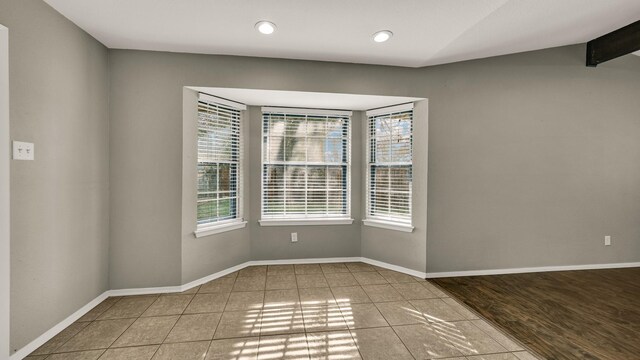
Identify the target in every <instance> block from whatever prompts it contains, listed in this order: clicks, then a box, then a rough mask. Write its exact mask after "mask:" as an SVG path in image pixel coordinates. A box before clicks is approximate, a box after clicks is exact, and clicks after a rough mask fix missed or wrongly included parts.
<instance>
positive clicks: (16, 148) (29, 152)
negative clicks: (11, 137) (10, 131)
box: [13, 141, 35, 160]
mask: <svg viewBox="0 0 640 360" xmlns="http://www.w3.org/2000/svg"><path fill="white" fill-rule="evenodd" d="M34 155H35V147H34V145H33V143H27V142H22V141H14V142H13V160H33V159H34Z"/></svg>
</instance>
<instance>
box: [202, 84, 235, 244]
mask: <svg viewBox="0 0 640 360" xmlns="http://www.w3.org/2000/svg"><path fill="white" fill-rule="evenodd" d="M201 102H202V103H205V104H207V105H209V106H215V107H218V108H222V109H224V110H231V111H237V112H238V129H237V131H238V141H237V152H238V153H237V159H238V160H237V162H235V165H236V181H235V189H236V190H235V192H236V196H235V202H236V207H235V216H234V217H233V218H227V219H222V220H220V219H219V220H214V221H208V222H203V223H200V222H199V220H198V204H199V202H200V199H199V198H198V197H199V194H200V190H199V186H198V176H197V174H196V231H195V233H194V234H195V236H196V238H200V237H203V236H209V235H213V234H218V233H222V232H226V231H231V230H235V229H240V228H243V227H245V226H246V224H247V222H246V221H245V220H244V217H243V215H244V206H243V201H244V194H243V190H244V172H243V166H244V134H243V128H244V118H245V114H244V113H243V111H245V110H246V109H247V107H246V106H245V105H244V104H240V103H236V102H232V101H229V100H226V99H221V98H218V97H215V96H212V95H208V94H204V93H199V95H198V101H197V104H196V107H197V118H198V120H197V121H198V124H197V130H198V131H199V130H200V103H201ZM199 151H200V142H199V141H198V138H197V136H196V172H197V171H198V169H199V167H200V166H201V165H200V164H201V161H200V159H199Z"/></svg>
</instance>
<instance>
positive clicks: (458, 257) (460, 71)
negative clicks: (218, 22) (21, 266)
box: [109, 45, 640, 288]
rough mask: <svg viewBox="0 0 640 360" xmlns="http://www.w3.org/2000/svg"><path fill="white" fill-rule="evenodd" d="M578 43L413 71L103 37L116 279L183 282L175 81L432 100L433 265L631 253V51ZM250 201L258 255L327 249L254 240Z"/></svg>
mask: <svg viewBox="0 0 640 360" xmlns="http://www.w3.org/2000/svg"><path fill="white" fill-rule="evenodd" d="M584 52H585V48H584V46H582V45H579V46H568V47H562V48H556V49H547V50H541V51H535V52H528V53H522V54H514V55H508V56H501V57H495V58H489V59H483V60H475V61H467V62H461V63H456V64H448V65H441V66H435V67H427V68H421V69H409V68H399V67H389V66H373V65H357V64H339V63H323V62H313V61H296V60H280V59H262V58H247V57H232V56H209V55H194V54H174V53H162V52H146V51H130V50H112V51H110V52H109V53H110V62H111V66H112V76H111V79H112V86H111V94H112V97H113V100H112V103H111V114H112V119H111V122H112V139H113V140H112V144H114V145H116V144H117V147H118V149H117V150H112V152H111V155H112V158H111V162H112V163H111V164H112V169H116V168H117V169H118V170H117V171H115V170H114V171H112V172H111V181H112V184H113V186H112V196H111V198H112V202H111V205H112V208H111V211H112V215H114V216H112V222H111V228H112V244H114V247H115V248H118V251H115V252H114V253H113V256H112V269H113V270H112V274H114V272H115V273H116V274H114V275H115V276H113V278H112V280H113V281H112V285H113V286H114V287H115V288H118V287H122V286H142V285H143V284H144V285H143V286H160V285H176V284H177V283H179V280H176V279H180V269H181V266H180V256H179V249H180V243H181V236H180V225H181V224H180V223H179V222H180V221H176V220H175V219H181V217H180V215H178V214H176V213H175V211H176V210H175V209H180V208H181V189H182V186H181V183H180V181H181V176H180V175H179V174H181V171H180V169H181V167H182V164H181V159H182V154H181V149H182V146H181V137H182V134H181V132H180V128H181V126H182V124H181V114H182V107H181V105H182V103H181V101H182V97H181V96H180V95H181V91H182V87H183V86H185V85H190V86H212V87H232V88H254V89H270V90H290V91H317V92H337V93H352V94H370V95H392V96H412V97H424V98H428V99H429V130H428V132H429V135H428V136H429V138H428V139H429V142H428V148H429V152H428V153H429V164H428V193H429V198H428V224H427V225H428V228H427V235H428V236H427V238H428V241H427V249H426V250H425V252H426V253H427V266H426V268H427V271H428V272H438V271H457V270H469V269H474V270H477V269H492V268H509V267H524V266H547V265H576V264H585V263H617V262H631V261H640V258H639V256H640V255H639V254H640V244H638V242H637V241H636V240H637V238H638V237H639V236H640V224H638V222H637V221H636V219H637V218H638V217H639V216H640V201H637V200H638V197H640V191H638V189H636V188H635V184H637V183H638V182H639V181H640V168H637V167H635V166H633V164H634V163H635V161H636V159H637V158H638V155H640V148H639V147H640V143H639V142H636V141H635V139H637V138H638V135H640V124H638V123H637V121H636V120H637V114H638V113H640V108H639V107H640V102H637V101H635V100H634V99H635V98H636V97H637V95H638V93H639V91H640V81H638V80H639V76H640V75H639V73H640V71H639V67H640V58H637V57H634V56H627V57H623V58H620V59H617V60H614V61H612V62H610V63H606V64H604V65H601V66H599V67H598V68H596V69H592V68H586V67H585V66H584ZM250 126H256V124H255V123H253V122H252V123H251V125H250ZM114 134H119V135H118V136H116V137H114ZM256 134H259V132H256V131H253V132H250V136H251V140H250V142H251V143H253V144H254V145H252V146H255V144H259V143H260V142H259V140H256V138H255V136H256ZM123 140H126V141H123ZM134 140H135V141H134ZM424 140H426V138H425V139H424ZM113 147H115V146H113ZM250 147H251V146H250ZM141 148H142V150H139V149H141ZM136 151H138V152H139V151H142V155H144V156H138V157H135V158H132V157H130V156H129V155H128V154H130V153H134V152H136ZM254 153H255V152H254ZM251 167H252V169H253V168H255V166H254V165H251ZM176 174H178V175H176ZM149 178H151V179H154V181H147V179H149ZM253 178H255V176H253ZM143 179H144V180H143ZM254 182H255V179H254ZM254 188H256V189H257V187H256V186H255V185H252V186H251V191H252V194H251V196H252V197H255V194H253V191H254V190H253V189H254ZM154 194H162V196H156V197H152V195H154ZM150 198H152V199H151V200H150ZM415 206H416V207H422V208H426V207H425V204H415ZM255 214H256V209H255V208H253V210H252V215H250V220H251V222H252V225H251V227H252V229H253V230H252V232H251V238H255V239H256V240H255V241H256V242H257V243H252V251H254V253H253V254H252V258H256V259H258V258H264V259H267V258H274V257H276V256H277V258H287V257H300V256H313V257H318V256H322V255H324V254H318V253H314V254H313V255H311V252H310V250H309V252H307V251H306V250H304V251H303V250H299V249H304V248H303V247H299V248H296V247H295V245H296V244H293V245H291V244H290V243H288V239H289V233H290V232H291V230H290V229H286V228H280V229H278V228H276V229H274V230H273V232H272V233H270V236H269V238H270V239H274V240H273V244H271V245H269V246H266V245H264V244H265V243H264V241H265V240H264V239H265V238H266V237H263V238H262V239H261V240H258V239H259V237H258V236H255V235H254V233H255V231H256V229H258V228H257V225H256V224H255V221H257V219H255ZM298 230H299V232H300V233H301V236H302V238H303V239H304V237H305V236H308V235H305V231H306V230H304V229H302V230H300V228H298ZM260 231H261V230H260ZM327 231H330V230H325V232H324V233H325V234H329V233H327ZM365 231H366V230H365ZM604 235H612V236H613V239H614V240H613V242H614V245H613V246H611V247H606V248H605V247H604V246H603V244H602V239H603V236H604ZM393 239H394V240H395V239H396V237H393ZM261 241H262V242H261ZM319 241H322V240H320V238H311V243H318V242H319ZM285 242H286V243H285ZM298 245H299V244H298ZM394 245H395V244H394ZM254 247H255V249H256V250H253V248H254ZM387 247H388V245H387ZM261 248H262V249H261ZM289 249H291V250H289ZM367 251H368V250H366V249H365V246H363V253H367ZM147 252H151V253H149V254H147ZM145 254H146V256H143V255H145ZM380 254H385V252H384V251H382V252H380ZM372 256H373V255H372ZM141 259H142V260H141ZM404 259H405V258H404V257H400V256H398V257H395V258H393V259H391V260H390V261H400V260H402V261H404ZM115 264H117V265H118V268H120V269H128V270H126V271H123V270H117V269H114V268H115V266H113V265H115ZM396 265H400V266H406V267H409V268H412V267H420V268H421V267H422V265H420V264H419V263H417V262H415V261H413V262H412V263H410V264H409V263H407V264H404V263H402V264H400V263H399V264H396ZM134 269H137V271H136V273H135V274H132V275H131V276H130V277H129V276H124V275H125V274H127V273H128V272H130V271H133V270H134ZM415 270H419V271H421V269H415ZM118 273H121V274H120V275H119V274H118ZM130 278H132V279H134V280H135V281H131V280H129V279H130Z"/></svg>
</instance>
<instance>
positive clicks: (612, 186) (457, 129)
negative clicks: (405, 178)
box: [416, 46, 640, 272]
mask: <svg viewBox="0 0 640 360" xmlns="http://www.w3.org/2000/svg"><path fill="white" fill-rule="evenodd" d="M584 54H585V47H584V46H570V47H563V48H557V49H549V50H543V51H536V52H530V53H524V54H519V55H511V56H502V57H497V58H491V59H485V60H479V61H469V62H463V63H458V64H452V65H446V66H438V67H434V68H426V69H422V70H419V71H418V72H417V74H416V77H417V78H420V79H428V80H425V81H424V83H426V84H428V87H429V89H430V90H429V91H428V92H429V94H428V95H429V96H428V97H429V104H430V117H429V119H430V121H429V122H430V129H429V132H430V137H429V140H430V141H429V222H428V226H429V231H428V245H427V249H428V251H427V255H428V257H427V268H428V270H429V271H430V272H437V271H458V270H475V269H500V268H513V267H529V266H550V265H575V264H596V263H597V264H599V263H617V262H637V261H640V241H639V239H640V221H638V219H640V187H639V185H640V167H639V166H638V159H640V141H638V140H639V139H640V101H638V99H640V57H637V56H634V55H628V56H625V57H623V58H620V59H618V60H614V61H612V62H610V63H606V64H603V65H601V66H598V67H597V68H587V67H585V66H584ZM605 235H611V236H612V237H613V246H610V247H605V246H604V244H603V241H604V236H605Z"/></svg>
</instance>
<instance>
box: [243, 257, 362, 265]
mask: <svg viewBox="0 0 640 360" xmlns="http://www.w3.org/2000/svg"><path fill="white" fill-rule="evenodd" d="M361 260H362V258H361V257H335V258H316V259H284V260H253V261H249V263H250V265H249V266H260V265H291V264H330V263H339V262H356V261H361Z"/></svg>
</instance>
